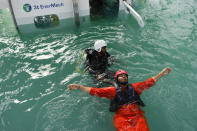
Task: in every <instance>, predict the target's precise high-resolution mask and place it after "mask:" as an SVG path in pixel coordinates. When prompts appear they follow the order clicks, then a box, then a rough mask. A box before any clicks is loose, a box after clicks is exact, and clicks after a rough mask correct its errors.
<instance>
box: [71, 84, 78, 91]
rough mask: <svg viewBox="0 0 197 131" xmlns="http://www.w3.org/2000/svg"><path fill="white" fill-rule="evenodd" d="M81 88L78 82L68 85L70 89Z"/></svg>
mask: <svg viewBox="0 0 197 131" xmlns="http://www.w3.org/2000/svg"><path fill="white" fill-rule="evenodd" d="M79 88H80V85H78V84H70V85H68V90H69V91H71V90H78V89H79Z"/></svg>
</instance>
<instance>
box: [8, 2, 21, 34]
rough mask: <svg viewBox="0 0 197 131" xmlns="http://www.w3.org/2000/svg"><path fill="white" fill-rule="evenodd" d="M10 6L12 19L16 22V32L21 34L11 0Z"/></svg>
mask: <svg viewBox="0 0 197 131" xmlns="http://www.w3.org/2000/svg"><path fill="white" fill-rule="evenodd" d="M8 4H9V9H10V12H11V15H12V19H13V21H14V25H15V27H16V30H17V31H18V32H19V28H18V24H17V22H16V17H15V15H14V10H13V8H12V2H11V0H8Z"/></svg>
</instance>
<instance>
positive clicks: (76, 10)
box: [72, 0, 80, 26]
mask: <svg viewBox="0 0 197 131" xmlns="http://www.w3.org/2000/svg"><path fill="white" fill-rule="evenodd" d="M72 1H73V11H74V18H75V24H76V25H78V26H79V25H80V19H79V7H78V0H72Z"/></svg>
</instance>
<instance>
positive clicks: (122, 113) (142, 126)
mask: <svg viewBox="0 0 197 131" xmlns="http://www.w3.org/2000/svg"><path fill="white" fill-rule="evenodd" d="M170 71H171V69H170V68H164V69H163V70H162V71H161V72H160V73H158V74H157V75H156V76H154V77H150V78H149V79H147V80H146V81H144V82H137V83H132V84H128V73H127V72H126V71H124V70H119V71H117V72H116V74H115V82H114V87H104V88H94V87H85V86H83V85H78V84H70V85H68V89H69V90H73V89H79V90H82V91H85V92H88V93H89V94H90V95H96V96H98V97H105V98H108V99H110V100H111V104H110V111H113V112H116V113H115V115H114V126H115V127H116V129H117V131H148V130H149V128H148V124H147V122H146V118H145V116H144V111H143V110H141V109H140V106H144V103H143V102H142V100H141V99H140V97H139V95H141V94H142V92H143V91H144V90H146V89H148V88H150V87H151V86H153V85H155V83H156V82H157V80H158V79H159V78H160V77H162V76H163V75H164V74H169V73H170Z"/></svg>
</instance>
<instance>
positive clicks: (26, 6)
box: [23, 4, 32, 12]
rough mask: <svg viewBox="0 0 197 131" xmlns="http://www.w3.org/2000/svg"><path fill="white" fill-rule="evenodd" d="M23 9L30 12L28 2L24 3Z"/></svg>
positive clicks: (30, 8)
mask: <svg viewBox="0 0 197 131" xmlns="http://www.w3.org/2000/svg"><path fill="white" fill-rule="evenodd" d="M23 9H24V11H25V12H30V11H31V10H32V7H31V5H30V4H24V5H23Z"/></svg>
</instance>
